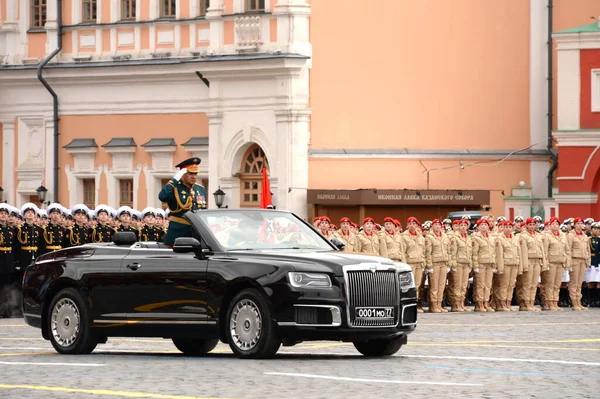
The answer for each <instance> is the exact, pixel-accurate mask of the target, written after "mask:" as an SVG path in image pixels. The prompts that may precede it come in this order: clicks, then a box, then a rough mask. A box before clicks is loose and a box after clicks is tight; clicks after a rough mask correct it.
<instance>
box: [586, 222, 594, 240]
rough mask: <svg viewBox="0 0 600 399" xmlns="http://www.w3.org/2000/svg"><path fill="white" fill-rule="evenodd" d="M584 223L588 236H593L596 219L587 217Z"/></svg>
mask: <svg viewBox="0 0 600 399" xmlns="http://www.w3.org/2000/svg"><path fill="white" fill-rule="evenodd" d="M583 224H584V225H585V235H586V236H588V237H591V236H592V225H593V224H594V219H592V218H586V219H585V220H584V221H583Z"/></svg>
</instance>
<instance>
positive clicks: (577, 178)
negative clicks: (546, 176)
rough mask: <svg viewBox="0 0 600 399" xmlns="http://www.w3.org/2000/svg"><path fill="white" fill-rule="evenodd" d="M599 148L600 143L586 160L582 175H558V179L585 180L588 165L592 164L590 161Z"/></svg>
mask: <svg viewBox="0 0 600 399" xmlns="http://www.w3.org/2000/svg"><path fill="white" fill-rule="evenodd" d="M599 148H600V145H599V146H596V148H594V151H592V153H591V154H590V155H589V156H588V159H587V161H586V162H585V166H584V167H583V171H582V172H581V176H561V177H557V178H556V180H583V179H585V174H586V172H587V169H588V167H589V166H590V162H592V159H593V158H594V155H596V152H598V149H599Z"/></svg>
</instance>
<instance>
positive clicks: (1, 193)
mask: <svg viewBox="0 0 600 399" xmlns="http://www.w3.org/2000/svg"><path fill="white" fill-rule="evenodd" d="M0 202H4V189H3V188H2V187H0Z"/></svg>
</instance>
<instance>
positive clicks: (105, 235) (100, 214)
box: [89, 204, 115, 242]
mask: <svg viewBox="0 0 600 399" xmlns="http://www.w3.org/2000/svg"><path fill="white" fill-rule="evenodd" d="M94 214H95V216H96V219H97V221H98V224H97V225H96V226H95V227H92V228H91V229H90V231H89V233H90V238H91V242H111V241H112V234H113V233H114V232H115V229H114V228H113V227H111V226H110V225H109V224H108V221H109V219H110V217H111V216H110V207H109V206H108V205H104V204H101V205H98V206H97V207H96V209H95V211H94Z"/></svg>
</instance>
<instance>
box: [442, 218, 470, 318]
mask: <svg viewBox="0 0 600 399" xmlns="http://www.w3.org/2000/svg"><path fill="white" fill-rule="evenodd" d="M470 225H471V222H470V221H469V220H468V219H462V220H459V221H458V223H457V224H455V225H453V226H458V230H457V231H456V232H455V233H454V235H453V236H452V238H451V240H452V241H453V245H452V246H450V273H449V275H448V297H449V298H450V305H451V306H452V309H451V310H452V312H470V311H471V309H467V308H465V297H466V295H467V286H468V284H469V273H470V272H471V268H472V266H473V241H472V239H471V236H470V235H469V234H468V233H467V231H468V230H469V226H470Z"/></svg>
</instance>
